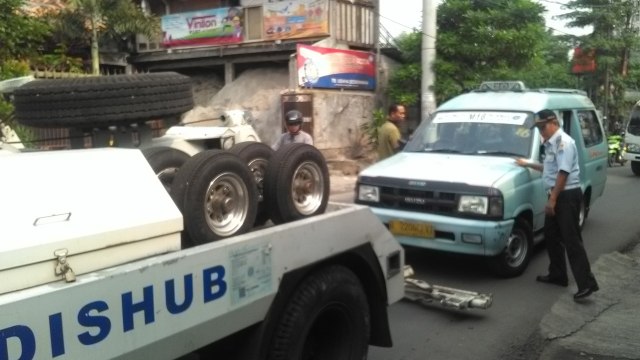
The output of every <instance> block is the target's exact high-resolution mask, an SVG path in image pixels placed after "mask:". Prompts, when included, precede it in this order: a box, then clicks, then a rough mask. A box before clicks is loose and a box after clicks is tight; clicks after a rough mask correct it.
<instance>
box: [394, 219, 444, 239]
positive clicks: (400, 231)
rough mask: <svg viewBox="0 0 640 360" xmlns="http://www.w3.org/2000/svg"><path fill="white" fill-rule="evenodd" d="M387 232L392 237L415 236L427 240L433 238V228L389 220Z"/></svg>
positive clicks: (420, 224) (429, 225)
mask: <svg viewBox="0 0 640 360" xmlns="http://www.w3.org/2000/svg"><path fill="white" fill-rule="evenodd" d="M389 231H391V233H392V234H394V235H405V236H416V237H423V238H427V239H432V238H434V237H435V231H434V230H433V226H432V225H431V224H426V223H409V222H404V221H398V220H391V221H389Z"/></svg>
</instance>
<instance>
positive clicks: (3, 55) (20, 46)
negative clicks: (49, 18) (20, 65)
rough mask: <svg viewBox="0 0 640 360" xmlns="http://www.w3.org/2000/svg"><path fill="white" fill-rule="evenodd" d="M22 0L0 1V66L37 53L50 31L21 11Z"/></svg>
mask: <svg viewBox="0 0 640 360" xmlns="http://www.w3.org/2000/svg"><path fill="white" fill-rule="evenodd" d="M23 4H24V0H0V64H2V63H3V62H4V61H6V60H8V59H24V58H28V57H29V56H32V55H34V54H36V53H37V52H38V49H39V48H40V46H41V45H42V44H43V43H44V40H45V37H46V36H47V34H48V33H49V31H50V27H49V24H48V23H47V22H45V21H43V20H42V19H40V18H36V17H31V16H29V15H27V14H26V13H25V12H24V10H22V9H23V8H22V5H23Z"/></svg>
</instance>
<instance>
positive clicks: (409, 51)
mask: <svg viewBox="0 0 640 360" xmlns="http://www.w3.org/2000/svg"><path fill="white" fill-rule="evenodd" d="M395 42H396V45H397V46H398V50H399V51H400V53H401V54H402V60H403V64H402V65H400V66H399V67H398V69H397V70H396V71H395V73H394V75H393V76H392V77H391V78H390V79H389V95H390V96H391V98H392V99H393V102H394V103H398V104H404V105H407V106H408V105H414V104H416V103H417V102H418V99H419V97H418V96H419V94H420V85H421V77H422V67H421V65H420V54H421V52H420V47H421V43H422V33H421V32H419V31H413V32H411V33H404V34H402V35H400V36H399V37H398V38H397V39H396V41H395Z"/></svg>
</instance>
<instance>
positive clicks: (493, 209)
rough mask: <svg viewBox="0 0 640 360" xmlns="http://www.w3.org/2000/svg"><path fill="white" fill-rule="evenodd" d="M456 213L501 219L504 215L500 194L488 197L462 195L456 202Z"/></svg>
mask: <svg viewBox="0 0 640 360" xmlns="http://www.w3.org/2000/svg"><path fill="white" fill-rule="evenodd" d="M458 212H459V213H468V214H477V215H488V216H491V217H502V216H503V214H504V201H503V200H502V196H501V195H500V194H495V195H490V196H482V195H462V196H460V200H459V201H458Z"/></svg>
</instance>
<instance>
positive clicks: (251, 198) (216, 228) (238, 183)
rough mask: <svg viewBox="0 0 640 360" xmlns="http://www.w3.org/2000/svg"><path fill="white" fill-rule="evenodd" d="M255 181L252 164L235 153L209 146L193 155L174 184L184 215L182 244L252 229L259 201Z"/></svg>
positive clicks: (232, 234) (177, 199) (204, 240)
mask: <svg viewBox="0 0 640 360" xmlns="http://www.w3.org/2000/svg"><path fill="white" fill-rule="evenodd" d="M253 184H254V179H253V174H252V173H251V171H250V170H249V167H248V166H247V164H245V163H244V161H243V160H242V159H240V158H239V157H238V156H237V155H235V154H231V153H229V152H226V151H222V150H207V151H203V152H201V153H198V154H196V155H194V156H193V157H191V158H190V159H189V160H188V161H187V162H186V163H185V164H184V165H182V167H181V168H180V171H178V173H177V174H176V177H175V178H174V180H173V185H172V186H171V197H172V198H173V201H174V202H175V203H176V205H177V206H178V208H179V209H180V211H181V212H182V215H183V218H184V228H185V231H183V238H182V239H183V246H193V245H200V244H204V243H208V242H212V241H215V240H219V239H223V238H227V237H230V236H234V235H239V234H244V233H246V232H248V231H249V230H251V228H252V227H253V224H254V221H255V218H256V210H257V205H258V191H257V188H256V187H255V186H254V185H253ZM185 233H186V236H184V235H185Z"/></svg>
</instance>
